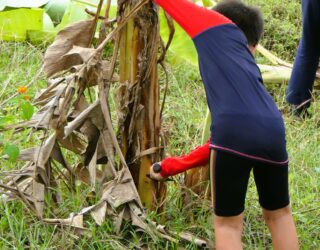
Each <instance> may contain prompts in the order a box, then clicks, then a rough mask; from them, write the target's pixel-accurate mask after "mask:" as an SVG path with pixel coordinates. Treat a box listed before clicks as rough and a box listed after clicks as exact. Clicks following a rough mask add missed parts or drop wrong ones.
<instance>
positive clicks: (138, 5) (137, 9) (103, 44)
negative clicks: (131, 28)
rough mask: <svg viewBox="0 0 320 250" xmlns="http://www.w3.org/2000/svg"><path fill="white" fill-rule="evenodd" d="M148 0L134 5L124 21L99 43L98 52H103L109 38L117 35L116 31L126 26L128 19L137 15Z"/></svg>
mask: <svg viewBox="0 0 320 250" xmlns="http://www.w3.org/2000/svg"><path fill="white" fill-rule="evenodd" d="M148 2H149V1H148V0H142V1H141V2H139V3H138V4H136V6H134V7H133V8H132V10H131V11H130V13H129V14H128V15H126V16H125V17H124V18H123V20H122V22H121V23H119V24H118V26H117V27H116V28H115V29H114V30H113V31H111V32H110V33H109V35H108V36H107V37H106V38H105V39H104V40H103V42H102V43H101V44H100V45H99V47H98V48H97V53H101V52H102V51H103V49H104V47H105V46H106V45H107V43H108V42H109V40H110V39H111V38H112V37H113V36H114V35H115V33H118V32H119V31H120V30H121V29H122V28H123V26H125V25H126V24H127V22H128V20H129V19H130V18H131V17H132V16H133V15H135V14H136V13H137V12H138V11H139V10H140V9H141V8H142V7H143V6H144V5H145V4H146V3H148Z"/></svg>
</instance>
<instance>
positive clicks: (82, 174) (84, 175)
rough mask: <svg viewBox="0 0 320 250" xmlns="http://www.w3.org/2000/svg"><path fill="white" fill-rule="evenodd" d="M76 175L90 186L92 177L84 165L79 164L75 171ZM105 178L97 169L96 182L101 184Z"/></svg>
mask: <svg viewBox="0 0 320 250" xmlns="http://www.w3.org/2000/svg"><path fill="white" fill-rule="evenodd" d="M74 173H75V175H76V176H77V178H78V179H79V180H80V181H82V182H84V183H86V184H88V185H90V175H89V170H88V168H87V167H85V166H84V165H83V164H82V163H79V164H78V165H77V166H76V167H75V169H74ZM102 177H103V173H102V171H101V170H100V169H96V181H97V182H101V180H102Z"/></svg>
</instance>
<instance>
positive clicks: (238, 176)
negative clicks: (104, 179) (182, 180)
mask: <svg viewBox="0 0 320 250" xmlns="http://www.w3.org/2000/svg"><path fill="white" fill-rule="evenodd" d="M156 3H157V4H159V5H160V6H161V7H162V8H163V9H164V10H165V11H167V12H168V13H169V14H170V15H171V16H172V18H174V19H175V20H176V21H177V22H178V23H179V24H180V25H181V27H182V28H184V29H185V31H186V32H187V33H188V34H189V35H190V37H191V38H192V39H193V41H194V44H195V46H196V49H197V52H198V55H199V66H200V73H201V76H202V80H203V84H204V87H205V91H206V97H207V102H208V106H209V109H210V112H211V117H212V124H211V133H212V135H211V139H210V143H209V145H207V147H205V148H204V151H203V152H204V157H206V159H208V147H209V146H210V149H211V155H210V159H211V162H214V169H213V173H212V175H211V183H212V184H211V185H212V193H214V195H213V197H214V202H213V204H214V212H215V216H214V226H215V237H216V247H217V249H218V250H219V249H242V244H241V234H242V224H243V211H244V202H245V195H246V189H247V184H248V179H249V175H250V171H251V170H252V169H253V173H254V178H255V182H256V186H257V189H258V193H259V202H260V204H261V206H262V208H263V215H264V219H265V221H266V224H267V226H268V228H269V230H270V231H271V235H272V239H273V246H274V249H290V250H291V249H298V242H297V236H296V230H295V225H294V222H293V218H292V215H291V210H290V206H289V194H288V159H287V151H286V141H285V128H284V123H283V119H282V115H281V113H280V112H279V110H278V109H277V107H276V105H275V103H274V101H273V99H272V97H271V96H270V95H269V94H268V93H267V91H266V89H265V88H264V86H263V83H262V78H261V73H260V71H259V68H258V66H257V64H256V62H255V61H254V58H253V56H252V53H253V52H254V51H255V46H256V45H257V44H258V41H259V38H260V36H261V33H262V30H263V21H262V17H261V14H260V12H259V11H258V10H257V9H255V8H252V7H248V6H245V5H244V4H242V3H241V2H239V1H228V2H222V3H219V4H218V5H217V6H216V7H215V10H213V11H211V10H207V9H205V8H202V7H199V6H197V5H195V4H193V3H192V2H189V1H187V0H156ZM236 24H237V25H236ZM198 150H199V149H198ZM210 168H211V170H212V164H211V166H210ZM169 169H170V166H167V167H165V164H163V163H162V169H161V173H160V174H157V173H155V172H153V169H152V168H150V176H151V177H152V178H154V179H158V180H161V179H164V178H165V177H167V176H168V175H171V174H173V172H170V170H169ZM180 170H181V169H180ZM178 172H179V171H178Z"/></svg>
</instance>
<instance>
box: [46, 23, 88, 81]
mask: <svg viewBox="0 0 320 250" xmlns="http://www.w3.org/2000/svg"><path fill="white" fill-rule="evenodd" d="M93 27H94V26H93V19H91V20H85V21H80V22H78V23H75V24H73V25H70V26H68V27H66V28H65V29H63V30H61V31H60V32H59V33H58V34H57V37H56V39H55V41H54V42H53V44H51V45H50V46H49V47H48V49H47V51H46V53H45V55H44V65H43V66H44V72H45V74H46V75H47V77H50V76H52V75H54V74H55V73H57V72H59V71H62V70H67V69H69V68H70V67H71V66H73V65H77V64H81V63H82V60H79V57H74V58H69V57H64V56H65V55H66V54H67V53H68V52H69V51H71V50H72V48H73V47H74V46H79V47H84V48H87V47H88V46H89V43H90V40H91V34H92V28H93ZM71 59H73V60H71Z"/></svg>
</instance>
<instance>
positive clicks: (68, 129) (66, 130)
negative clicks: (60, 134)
mask: <svg viewBox="0 0 320 250" xmlns="http://www.w3.org/2000/svg"><path fill="white" fill-rule="evenodd" d="M98 108H100V102H99V101H96V102H94V103H93V104H91V105H90V106H89V107H88V108H86V109H85V110H83V111H82V112H81V113H80V114H78V116H77V118H76V119H74V120H73V121H71V122H69V123H68V124H67V126H65V127H64V135H65V137H67V136H69V135H70V133H71V132H72V131H73V130H75V129H77V128H78V127H80V126H81V125H82V124H83V123H84V122H85V120H86V119H87V118H88V116H90V115H91V113H92V112H93V111H94V110H96V109H98Z"/></svg>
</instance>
